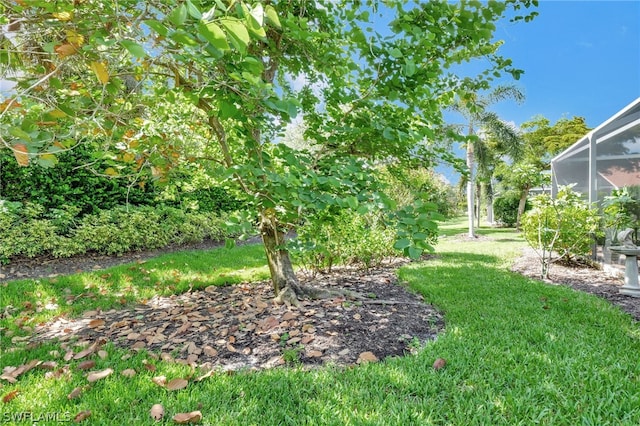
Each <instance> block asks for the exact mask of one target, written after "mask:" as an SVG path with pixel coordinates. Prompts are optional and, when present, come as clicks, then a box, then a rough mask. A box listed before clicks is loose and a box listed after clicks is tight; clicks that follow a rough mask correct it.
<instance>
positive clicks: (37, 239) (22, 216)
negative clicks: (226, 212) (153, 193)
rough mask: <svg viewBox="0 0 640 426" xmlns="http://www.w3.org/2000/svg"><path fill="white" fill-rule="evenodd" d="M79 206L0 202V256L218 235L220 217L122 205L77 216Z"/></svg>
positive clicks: (221, 234)
mask: <svg viewBox="0 0 640 426" xmlns="http://www.w3.org/2000/svg"><path fill="white" fill-rule="evenodd" d="M78 213H79V211H78V208H77V207H74V206H62V207H61V208H58V209H52V210H50V211H48V212H47V211H46V210H45V209H44V207H43V206H42V205H39V204H34V203H24V204H23V203H18V202H7V201H0V229H2V232H1V233H0V261H3V262H5V263H6V262H8V261H10V260H11V259H12V258H15V257H20V256H24V257H36V256H54V257H70V256H74V255H79V254H84V253H88V252H93V253H100V254H109V255H114V254H116V255H117V254H123V253H126V252H130V251H136V250H147V249H154V248H160V247H164V246H166V245H168V244H172V243H175V244H185V243H193V242H200V241H203V240H204V239H207V238H209V239H213V240H223V239H225V238H226V237H227V236H228V235H227V234H226V232H225V227H224V220H225V219H224V218H223V217H221V216H219V215H217V214H214V213H202V212H185V211H182V210H179V209H176V208H173V207H159V208H153V207H150V206H141V207H131V206H130V207H128V208H127V207H123V206H117V207H115V208H113V209H111V210H100V211H97V212H96V213H93V214H88V215H84V216H82V217H80V216H78Z"/></svg>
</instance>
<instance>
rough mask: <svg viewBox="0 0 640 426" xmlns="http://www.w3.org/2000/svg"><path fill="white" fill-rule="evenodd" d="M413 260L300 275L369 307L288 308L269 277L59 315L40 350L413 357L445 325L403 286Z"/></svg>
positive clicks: (236, 366) (247, 357)
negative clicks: (402, 275)
mask: <svg viewBox="0 0 640 426" xmlns="http://www.w3.org/2000/svg"><path fill="white" fill-rule="evenodd" d="M404 262H405V261H403V260H399V259H398V260H395V261H393V262H391V263H389V264H385V265H383V266H380V267H377V268H372V269H370V270H369V271H362V270H358V269H356V268H353V267H340V268H334V270H333V271H332V272H331V273H329V274H318V275H317V276H316V277H313V278H311V277H308V276H301V277H300V279H301V281H303V282H305V281H306V282H309V283H310V284H312V285H316V286H320V287H327V288H332V289H338V288H339V289H344V290H349V291H352V292H358V293H360V294H365V295H367V296H368V297H369V298H370V299H368V300H364V301H359V300H349V299H348V298H344V297H335V298H331V299H320V300H303V301H302V303H301V306H300V307H287V306H284V305H276V304H274V303H272V302H271V300H272V299H273V297H274V295H273V291H272V288H271V284H270V282H269V281H262V282H258V283H244V284H240V285H234V286H223V287H216V286H209V287H207V288H205V289H203V290H199V291H191V292H188V293H184V294H181V295H174V296H170V297H154V298H153V299H151V300H148V301H146V303H145V304H140V305H137V306H135V307H131V308H124V309H112V310H109V311H100V310H95V311H89V312H86V313H85V314H84V315H83V316H81V317H80V318H77V319H64V318H63V319H58V320H57V321H58V322H55V321H54V322H52V323H48V324H44V325H41V326H38V327H36V330H35V331H34V334H33V335H32V336H31V344H37V343H38V342H41V341H48V340H52V339H58V340H59V341H61V342H67V341H72V340H73V339H80V340H81V341H86V342H94V343H93V344H91V345H90V346H88V347H87V348H86V349H84V350H82V351H80V352H78V353H75V354H74V353H73V352H72V351H67V353H66V355H65V357H64V359H65V360H67V361H69V360H70V359H76V360H77V359H82V358H84V357H87V356H89V355H92V354H95V353H97V354H98V355H99V356H100V357H101V358H103V359H104V358H106V357H107V353H106V352H104V351H102V350H100V348H101V346H102V345H103V344H104V343H106V342H107V341H110V342H113V344H115V345H117V346H119V347H123V348H126V349H129V350H131V351H140V350H143V349H145V350H148V351H150V352H152V353H156V354H158V357H159V358H160V359H162V360H163V361H173V362H178V363H182V364H187V365H191V366H203V367H207V368H209V369H215V370H225V371H226V370H241V369H265V368H272V367H276V366H280V365H283V364H285V363H286V362H294V363H295V364H296V365H302V366H306V367H317V366H320V365H323V364H326V363H331V364H334V365H354V364H356V363H362V362H376V361H378V360H381V359H384V358H387V357H391V356H402V355H405V354H407V353H409V352H411V349H412V348H415V346H416V343H420V344H424V343H425V342H427V341H429V340H432V339H434V338H435V337H436V336H437V334H438V333H439V332H441V331H442V329H443V328H444V321H443V317H442V314H441V313H439V312H438V311H437V310H436V309H435V308H434V307H433V306H431V305H429V304H427V303H425V302H424V300H423V299H422V297H421V296H419V295H416V294H414V293H411V292H409V291H408V290H407V289H406V288H405V287H404V286H402V285H400V284H399V283H398V280H397V277H396V275H395V269H396V268H397V267H398V266H399V265H400V264H402V263H404ZM285 354H287V355H288V356H287V357H286V358H287V359H286V360H285ZM292 357H293V359H292ZM150 365H151V364H148V365H145V367H147V369H150V368H149V366H150ZM151 366H152V365H151ZM152 367H153V366H152ZM152 371H153V370H152ZM92 377H93V376H92Z"/></svg>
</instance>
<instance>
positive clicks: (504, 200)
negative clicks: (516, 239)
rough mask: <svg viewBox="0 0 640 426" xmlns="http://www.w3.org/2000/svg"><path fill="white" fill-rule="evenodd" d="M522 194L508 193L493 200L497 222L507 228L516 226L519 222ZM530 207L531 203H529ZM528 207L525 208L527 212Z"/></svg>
mask: <svg viewBox="0 0 640 426" xmlns="http://www.w3.org/2000/svg"><path fill="white" fill-rule="evenodd" d="M519 203H520V194H518V193H517V192H516V191H508V192H506V193H504V194H503V195H501V196H499V197H496V198H495V199H494V200H493V214H494V217H495V219H496V221H497V222H499V223H501V224H503V225H505V226H514V225H515V224H516V222H517V220H518V204H519ZM527 205H529V202H527ZM527 209H528V207H525V211H526V210H527Z"/></svg>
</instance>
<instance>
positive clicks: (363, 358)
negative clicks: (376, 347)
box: [356, 352, 378, 364]
mask: <svg viewBox="0 0 640 426" xmlns="http://www.w3.org/2000/svg"><path fill="white" fill-rule="evenodd" d="M377 361H378V357H377V356H375V355H374V354H373V352H362V353H361V354H360V355H359V356H358V361H356V362H357V363H358V364H362V363H367V362H377Z"/></svg>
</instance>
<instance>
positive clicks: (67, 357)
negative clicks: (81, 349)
mask: <svg viewBox="0 0 640 426" xmlns="http://www.w3.org/2000/svg"><path fill="white" fill-rule="evenodd" d="M72 358H73V351H67V353H66V354H64V357H63V358H62V359H64V360H65V361H71V359H72Z"/></svg>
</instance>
